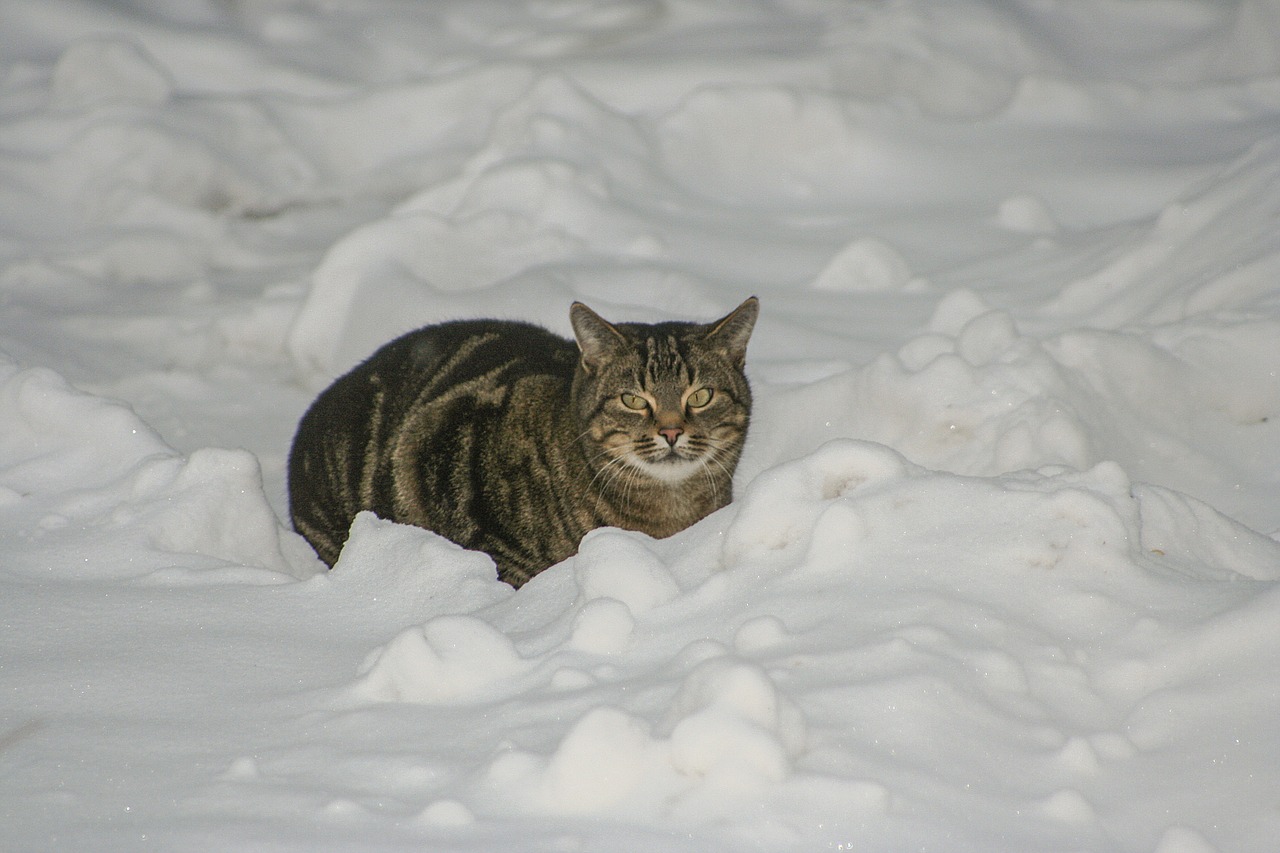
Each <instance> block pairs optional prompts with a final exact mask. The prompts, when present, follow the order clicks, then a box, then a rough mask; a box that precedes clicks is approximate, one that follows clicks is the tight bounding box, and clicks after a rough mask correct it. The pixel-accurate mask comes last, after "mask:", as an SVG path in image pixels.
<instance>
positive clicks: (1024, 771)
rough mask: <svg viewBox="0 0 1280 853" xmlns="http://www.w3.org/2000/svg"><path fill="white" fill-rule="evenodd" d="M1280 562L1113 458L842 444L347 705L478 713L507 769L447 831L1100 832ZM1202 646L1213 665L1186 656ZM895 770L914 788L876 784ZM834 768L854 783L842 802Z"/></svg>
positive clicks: (545, 585) (426, 641)
mask: <svg viewBox="0 0 1280 853" xmlns="http://www.w3.org/2000/svg"><path fill="white" fill-rule="evenodd" d="M373 523H374V522H373V521H363V522H361V523H360V525H358V528H359V530H362V531H363V532H361V533H360V535H361V536H364V535H367V532H368V526H369V525H370V524H373ZM378 524H382V523H381V522H378ZM422 535H423V536H426V537H430V534H422ZM682 538H683V539H684V540H686V541H687V542H692V541H693V540H695V538H696V539H697V540H699V541H704V540H705V539H713V540H718V541H719V545H720V547H719V550H718V552H717V551H715V550H711V551H705V550H702V546H701V545H699V546H698V549H699V553H701V554H702V555H703V556H702V557H701V558H700V559H701V560H707V559H710V560H711V561H712V562H713V564H718V565H717V568H716V570H714V571H711V572H699V571H693V570H691V566H690V565H689V563H688V559H687V556H686V553H685V552H686V549H685V548H683V547H682V544H681V539H682ZM1210 542H1212V543H1215V544H1214V545H1212V546H1209V545H1207V544H1206V543H1210ZM1193 543H1198V545H1197V547H1198V548H1199V550H1196V551H1191V550H1189V549H1191V548H1192V547H1193ZM356 545H357V546H359V545H360V542H359V540H357V541H356ZM1206 548H1208V549H1209V550H1207V551H1206V550H1205V549H1206ZM1179 549H1181V550H1179ZM363 553H364V554H366V555H367V557H362V556H361V552H360V551H356V550H353V551H350V552H348V553H344V555H343V561H344V563H346V564H347V566H348V570H353V569H358V570H360V571H371V570H372V568H373V566H372V565H371V566H366V567H361V566H359V565H358V564H359V563H360V562H361V560H362V559H369V560H370V561H371V562H372V561H377V560H379V559H380V557H382V556H386V555H388V554H389V552H376V551H366V552H363ZM460 556H461V555H460ZM468 559H469V558H468ZM396 562H397V560H396V559H391V560H389V561H388V563H381V562H378V563H377V565H378V566H380V567H381V568H382V569H384V570H386V571H388V572H390V573H391V574H393V575H394V574H395V573H396V572H397V571H398V570H397V569H396V568H395V565H394V564H395V563H396ZM479 562H483V560H480V561H478V563H479ZM704 565H705V564H704ZM1278 567H1280V543H1277V542H1274V541H1272V540H1269V539H1266V538H1265V537H1262V536H1259V535H1257V534H1253V533H1251V532H1249V531H1247V530H1246V529H1244V528H1241V527H1240V526H1239V525H1237V524H1235V523H1233V522H1231V521H1230V520H1228V519H1226V518H1225V517H1223V516H1221V515H1220V514H1218V513H1216V512H1215V511H1213V510H1212V509H1210V508H1209V507H1207V506H1206V505H1204V504H1202V503H1200V502H1198V501H1195V500H1194V499H1192V498H1189V497H1187V496H1185V495H1179V494H1177V493H1173V492H1170V491H1169V490H1165V489H1156V488H1154V487H1148V486H1140V485H1139V486H1134V485H1133V484H1131V483H1130V481H1129V479H1128V477H1127V476H1126V475H1125V473H1124V472H1123V471H1122V470H1121V469H1120V468H1119V467H1118V466H1117V465H1115V464H1114V463H1102V464H1099V465H1097V466H1095V467H1094V468H1093V469H1091V470H1088V471H1075V470H1072V469H1068V468H1064V467H1050V468H1045V469H1042V470H1040V471H1022V472H1018V473H1016V474H1004V475H1000V476H995V477H972V476H959V475H955V474H948V473H943V472H936V471H930V470H927V469H924V468H921V467H919V466H915V465H912V464H911V463H909V462H907V461H906V460H905V459H904V458H903V457H902V456H901V455H900V454H897V453H895V452H894V451H892V450H890V449H889V448H887V447H885V446H883V445H879V444H874V443H871V442H864V441H849V440H839V441H833V442H830V443H828V444H826V445H823V446H822V447H821V448H819V449H818V450H817V451H815V452H813V453H811V454H808V455H806V456H804V457H802V458H801V459H798V460H795V461H792V462H788V463H784V464H782V465H779V466H776V467H775V468H773V469H770V470H767V471H765V472H763V473H762V474H760V475H759V476H758V477H756V478H755V479H754V480H753V481H752V483H751V484H750V485H749V487H748V488H747V490H746V492H745V493H744V495H743V496H742V498H741V499H740V500H739V501H738V502H736V503H735V504H733V505H731V506H730V507H728V508H726V509H725V510H722V511H721V512H719V513H716V514H715V515H713V516H711V517H710V518H708V519H707V520H705V521H704V522H702V523H701V524H700V525H698V526H697V527H696V528H694V529H692V530H691V531H686V532H685V533H684V534H680V535H678V536H677V537H674V538H673V539H671V540H664V541H662V542H654V541H653V540H650V539H648V538H647V537H644V536H642V535H640V534H634V533H628V532H625V531H619V530H601V531H597V532H595V533H594V534H592V535H591V536H589V537H588V538H587V539H586V540H585V541H584V543H583V549H582V552H581V553H580V554H579V555H577V556H576V557H573V558H570V559H569V560H567V561H565V563H563V564H561V565H559V566H556V567H553V568H551V569H549V570H548V571H547V572H545V573H544V574H543V575H540V576H539V577H538V578H537V579H536V580H535V582H533V583H531V584H529V585H528V586H526V587H525V588H523V589H522V590H520V591H519V592H517V593H515V594H513V595H510V596H507V597H496V596H495V597H492V598H491V600H490V602H489V603H487V604H484V605H483V606H478V607H477V606H476V602H475V601H472V602H470V603H465V602H461V601H459V603H460V604H465V606H466V609H467V615H465V616H439V617H436V618H433V619H431V620H430V621H428V622H426V623H425V624H424V625H421V626H417V627H413V628H409V629H407V630H405V631H403V632H401V633H400V634H399V635H398V636H396V637H395V638H394V639H392V640H391V641H390V642H389V643H387V644H386V645H385V646H383V647H381V648H379V649H377V650H375V651H374V652H372V653H371V654H370V655H369V658H368V660H367V661H366V662H365V664H364V666H363V667H362V668H361V669H360V672H359V673H358V675H357V677H356V679H355V681H354V682H353V683H352V685H351V686H350V687H349V688H347V689H346V690H344V691H343V693H342V695H343V696H344V697H346V698H344V699H343V700H342V701H343V702H344V703H345V702H347V701H349V700H351V699H355V700H356V702H357V705H359V704H360V703H368V702H374V703H387V702H396V703H407V704H408V705H411V706H414V707H417V708H420V709H421V714H422V715H423V716H422V717H421V719H422V720H423V724H424V725H432V724H431V723H430V722H429V721H430V720H431V719H433V716H432V715H433V714H435V713H440V714H446V713H447V714H456V713H459V712H460V711H462V710H463V709H467V708H469V709H471V716H472V717H476V716H477V715H479V714H483V717H484V720H485V722H484V724H483V725H481V726H480V729H481V731H482V732H488V734H482V735H480V742H481V743H483V744H486V746H484V747H482V749H487V750H488V751H489V757H488V758H487V759H486V760H485V761H484V763H483V767H482V768H481V769H480V770H478V771H474V772H472V771H467V770H464V769H463V768H461V767H460V768H458V769H457V770H455V771H451V772H454V773H457V774H458V775H457V776H456V784H455V785H454V786H453V787H451V790H452V791H454V793H455V794H459V792H461V793H460V795H459V796H458V798H457V803H458V806H457V807H455V806H448V807H446V806H441V807H440V808H441V809H442V815H443V817H442V818H441V819H442V820H446V819H448V818H449V816H450V815H453V814H454V812H457V813H458V815H464V814H465V815H470V816H473V817H474V818H475V819H476V820H478V821H481V822H483V821H484V820H485V819H487V817H488V816H489V815H492V814H494V808H495V804H496V803H501V804H503V807H504V808H506V809H509V810H512V811H514V812H515V813H517V814H521V815H526V816H531V817H532V816H537V815H542V816H548V817H552V816H559V817H571V816H577V817H582V816H594V817H601V818H603V817H607V818H608V819H610V820H620V821H625V822H634V823H635V824H637V825H641V826H643V825H647V824H650V823H653V822H663V823H666V822H672V821H674V822H675V824H676V825H678V826H680V827H682V828H683V829H682V831H689V832H693V833H699V832H703V831H707V830H708V829H709V827H710V826H711V825H713V823H714V822H715V821H717V820H719V819H720V818H721V817H726V816H729V815H736V816H738V817H737V819H739V820H742V823H741V825H740V826H739V827H738V828H736V829H735V830H734V837H741V838H747V837H751V834H752V833H753V832H764V833H767V834H769V837H771V838H774V839H776V840H777V843H779V844H781V845H783V846H786V845H790V844H794V843H795V842H796V840H797V839H798V838H805V839H808V841H813V840H814V839H815V837H816V838H819V839H829V840H832V841H833V843H834V839H836V838H838V837H841V836H842V834H843V833H844V832H845V831H847V830H848V829H849V828H850V827H852V826H855V825H862V824H863V822H864V821H866V820H868V819H875V820H882V819H883V816H884V815H885V813H886V810H887V809H888V804H889V803H890V802H893V803H898V804H904V805H903V807H908V808H912V807H923V805H924V802H925V800H924V798H926V797H927V798H928V800H929V803H930V807H938V804H939V802H941V803H942V804H944V807H945V808H961V809H963V808H968V809H974V808H978V809H981V808H987V807H990V804H991V803H993V802H996V801H999V802H1001V803H1005V804H1012V805H1016V807H1018V808H1020V809H1023V810H1024V814H1026V815H1027V820H1028V823H1027V826H1026V830H1025V831H1026V836H1025V837H1026V838H1027V839H1031V838H1037V837H1042V834H1043V833H1045V832H1048V833H1050V834H1053V833H1058V832H1061V831H1065V828H1067V827H1074V828H1075V829H1076V830H1079V829H1080V828H1082V827H1084V828H1092V829H1090V830H1089V831H1096V829H1097V827H1099V826H1100V825H1101V823H1102V822H1103V821H1104V820H1105V812H1106V803H1105V794H1104V792H1103V788H1101V787H1099V786H1100V785H1102V784H1104V783H1102V782H1101V781H1100V780H1102V779H1105V778H1117V777H1116V776H1115V774H1119V776H1120V777H1123V776H1124V773H1125V772H1127V771H1123V770H1122V769H1121V768H1122V767H1124V766H1126V764H1125V763H1126V762H1127V766H1129V767H1130V768H1131V769H1133V768H1136V767H1138V766H1143V765H1145V764H1146V763H1147V762H1148V761H1156V760H1158V758H1157V756H1158V754H1159V752H1158V751H1159V750H1163V749H1172V748H1176V745H1177V744H1180V743H1190V742H1191V741H1190V740H1189V739H1194V738H1195V737H1196V735H1195V733H1194V728H1193V726H1192V724H1190V723H1186V722H1184V723H1182V724H1177V725H1165V724H1162V723H1161V720H1162V719H1165V718H1163V717H1161V716H1160V714H1159V709H1160V708H1162V707H1164V706H1165V703H1166V702H1168V701H1177V702H1183V703H1192V704H1194V703H1195V701H1196V700H1195V699H1194V698H1193V697H1194V691H1195V687H1194V685H1195V683H1196V682H1197V680H1198V679H1200V678H1202V677H1204V676H1205V675H1206V673H1208V672H1211V671H1220V672H1231V673H1233V676H1232V677H1233V678H1240V679H1244V678H1247V676H1246V675H1245V673H1246V672H1247V669H1248V667H1249V665H1250V664H1249V661H1251V660H1254V659H1255V658H1256V656H1257V654H1258V652H1257V650H1256V648H1255V647H1254V646H1253V645H1252V644H1251V641H1250V638H1254V637H1256V636H1257V632H1258V631H1259V630H1262V628H1261V623H1260V622H1259V621H1258V620H1260V619H1265V618H1266V617H1265V615H1264V614H1266V613H1268V612H1270V611H1269V610H1268V609H1267V608H1266V607H1263V606H1260V605H1258V604H1256V603H1253V604H1251V603H1249V602H1250V598H1251V596H1252V592H1251V591H1250V588H1249V587H1248V584H1249V583H1256V582H1261V581H1264V580H1265V581H1274V580H1275V579H1277V578H1280V568H1278ZM484 568H485V571H486V572H487V571H491V567H490V566H488V565H487V564H486V565H485V567H484ZM342 570H343V563H340V564H339V566H338V567H337V568H335V573H337V572H340V571H342ZM476 574H477V577H478V576H479V574H481V572H477V573H476ZM399 577H400V582H401V583H403V584H405V585H406V588H411V585H412V583H413V582H412V581H411V580H410V578H409V575H408V574H404V573H401V574H400V575H399ZM1189 578H1190V579H1192V580H1193V581H1194V583H1195V584H1196V585H1197V586H1198V588H1199V589H1201V590H1202V592H1201V593H1198V594H1194V595H1191V594H1189V592H1188V588H1187V586H1186V584H1187V581H1188V579H1189ZM495 586H497V585H496V584H495ZM1210 590H1211V591H1210ZM1205 592H1208V595H1207V596H1206V595H1205V594H1203V593H1205ZM384 594H393V593H392V592H391V591H390V590H384ZM443 595H444V596H445V597H448V596H449V595H450V593H449V592H447V591H446V592H444V593H443ZM557 602H558V604H557ZM762 610H763V611H764V612H763V613H762V612H761V611H762ZM538 613H542V614H544V616H543V617H539V618H536V619H533V620H531V619H530V618H529V617H530V615H531V614H538ZM1148 613H1151V614H1153V615H1152V616H1147V615H1144V614H1148ZM1156 613H1160V614H1164V615H1163V616H1161V617H1155V616H1154V614H1156ZM1173 614H1177V615H1176V617H1175V616H1174V615H1173ZM1175 622H1176V623H1178V624H1180V625H1182V626H1183V627H1174V625H1175ZM1190 624H1194V625H1197V626H1198V627H1197V628H1196V633H1197V634H1199V633H1200V632H1206V634H1205V635H1206V636H1208V635H1212V636H1215V637H1217V638H1219V639H1218V641H1217V642H1214V643H1212V644H1210V645H1208V646H1206V645H1203V644H1201V645H1197V643H1196V641H1192V640H1186V641H1182V640H1177V639H1175V637H1176V636H1177V635H1178V634H1181V633H1185V631H1186V627H1185V626H1187V625H1190ZM539 625H540V626H541V627H537V626H539ZM1012 638H1018V641H1017V642H1013V643H1011V642H1010V641H1011V639H1012ZM1031 638H1035V640H1034V642H1031V641H1030V640H1031ZM623 652H625V654H622V653H623ZM433 709H438V710H437V711H433ZM886 709H892V713H886ZM1180 719H1184V720H1185V719H1186V716H1185V715H1181V716H1180ZM1259 719H1260V718H1259ZM517 720H518V721H519V723H518V725H517ZM513 726H514V727H515V728H516V729H519V730H521V731H523V732H524V734H512V731H513V728H512V727H513ZM1082 733H1083V734H1082ZM1029 744H1034V745H1035V746H1034V751H1035V752H1036V753H1037V754H1043V755H1044V756H1045V759H1044V760H1043V761H1040V760H1035V761H1029V760H1027V757H1026V754H1025V750H1026V749H1027V747H1028V745H1029ZM976 750H980V751H981V752H982V753H983V754H984V755H985V756H986V758H985V759H984V760H983V762H982V763H983V764H984V765H985V764H989V765H990V775H987V773H986V771H984V772H983V773H981V774H979V775H978V776H973V775H971V774H956V775H954V776H948V777H946V779H945V781H943V782H942V783H941V784H938V783H933V784H931V785H930V786H929V791H928V793H925V792H923V791H921V790H917V789H916V788H915V787H914V786H915V785H916V784H917V783H919V782H920V781H922V777H920V776H918V775H913V774H912V773H910V772H908V773H906V774H905V775H903V772H902V770H901V768H903V767H917V766H918V767H920V768H922V769H921V770H920V771H919V773H927V772H932V771H926V770H924V769H923V768H925V767H934V766H935V765H934V764H933V762H934V761H935V760H937V757H938V756H941V760H943V761H946V760H947V758H948V756H951V757H953V758H954V759H955V760H956V761H957V762H963V761H970V762H971V761H972V758H971V756H972V755H973V754H975V751H976ZM963 756H970V758H962V757H963ZM889 766H893V767H896V768H899V770H897V771H895V772H894V773H892V774H888V775H889V776H892V777H894V778H895V779H896V781H894V782H888V783H884V784H882V783H879V782H874V781H869V780H873V779H885V778H887V777H886V775H885V773H884V768H886V767H889ZM1047 767H1048V768H1052V769H1046V768H1047ZM836 768H842V769H841V770H840V771H839V772H840V774H841V775H842V776H845V777H847V776H848V773H849V771H850V769H852V768H858V772H857V773H855V775H854V778H845V779H844V780H843V781H842V782H840V783H839V784H837V783H835V782H834V781H833V780H831V779H830V778H829V775H828V774H831V773H833V772H836ZM877 768H879V769H877ZM1108 768H1109V769H1108ZM1134 772H1142V771H1139V770H1136V769H1134ZM859 774H861V775H863V777H864V779H866V780H868V781H863V780H859V779H858V778H857V776H858V775H859ZM1013 792H1017V793H1016V794H1015V793H1013ZM831 798H835V799H839V800H841V801H843V802H846V803H849V804H851V805H850V808H851V809H852V810H851V811H848V812H847V813H846V817H845V818H844V819H836V820H834V822H832V823H829V824H828V830H824V831H822V832H818V833H817V835H816V836H815V835H814V833H813V830H812V829H811V828H810V829H808V830H805V831H804V832H802V833H800V834H799V835H796V834H790V833H789V832H786V831H780V830H779V828H778V826H777V825H776V824H772V823H771V821H773V820H775V819H776V818H778V817H780V816H781V814H782V813H783V812H785V813H786V814H787V815H789V817H788V818H787V820H788V822H790V821H795V822H797V825H806V824H805V821H806V820H807V818H805V817H804V815H811V818H808V819H812V820H813V821H815V822H819V821H820V820H825V821H832V816H831V815H832V813H831V812H830V811H829V808H830V803H831V802H833V800H832V799H831ZM913 803H914V804H916V805H915V806H912V805H907V804H913ZM459 807H460V808H461V811H459ZM779 810H781V811H779ZM809 810H812V811H809ZM742 815H754V816H755V817H752V818H742ZM875 816H880V817H875ZM809 826H810V827H811V826H812V824H809ZM1073 831H1074V830H1073ZM1175 836H1176V833H1175ZM1171 837H1173V836H1171Z"/></svg>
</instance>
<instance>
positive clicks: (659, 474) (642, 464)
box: [632, 447, 702, 483]
mask: <svg viewBox="0 0 1280 853" xmlns="http://www.w3.org/2000/svg"><path fill="white" fill-rule="evenodd" d="M632 464H633V465H634V466H635V467H636V468H638V469H640V470H641V471H643V472H644V473H646V474H648V475H649V476H650V477H653V478H654V479H655V480H662V481H663V482H667V483H678V482H681V481H682V480H687V479H688V478H689V477H691V476H693V475H694V474H696V473H697V472H698V470H699V469H700V468H702V462H700V461H699V460H698V459H696V458H691V457H690V456H688V455H687V453H686V452H684V451H681V450H680V449H678V448H675V447H670V448H666V449H664V450H663V451H661V452H659V453H654V454H652V455H646V456H643V457H641V456H637V455H633V456H632Z"/></svg>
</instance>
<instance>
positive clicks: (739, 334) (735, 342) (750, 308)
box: [707, 296, 760, 370]
mask: <svg viewBox="0 0 1280 853" xmlns="http://www.w3.org/2000/svg"><path fill="white" fill-rule="evenodd" d="M759 314H760V300H759V299H756V298H755V297H754V296H752V297H751V298H749V299H748V300H746V301H745V302H743V303H742V304H741V305H739V306H738V307H737V308H735V309H733V312H732V313H731V314H729V316H727V317H724V318H722V319H720V320H717V321H716V322H714V323H709V324H708V325H709V327H710V331H708V332H707V343H709V344H711V345H712V346H714V347H715V348H716V349H718V350H720V351H721V352H723V353H724V354H725V355H727V356H728V357H729V360H730V361H731V362H733V364H734V366H735V367H737V368H738V369H739V370H741V369H742V367H743V365H744V364H746V362H747V341H748V340H750V339H751V330H752V329H754V328H755V326H756V317H757V316H759Z"/></svg>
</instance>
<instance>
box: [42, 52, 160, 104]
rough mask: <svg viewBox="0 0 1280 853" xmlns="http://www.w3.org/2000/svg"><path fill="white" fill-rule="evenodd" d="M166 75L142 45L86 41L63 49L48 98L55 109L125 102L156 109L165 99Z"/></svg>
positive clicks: (55, 66)
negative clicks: (152, 106)
mask: <svg viewBox="0 0 1280 853" xmlns="http://www.w3.org/2000/svg"><path fill="white" fill-rule="evenodd" d="M172 92H173V82H172V80H170V78H169V74H168V72H167V71H165V70H164V69H163V68H162V67H161V66H160V64H159V63H158V62H157V61H156V59H155V57H153V56H152V55H151V54H150V53H148V52H147V50H146V48H144V47H143V46H142V45H140V44H138V43H136V42H134V41H129V40H125V39H120V38H111V39H105V38H104V39H90V40H88V41H82V42H79V43H77V44H73V45H72V46H71V47H69V48H67V49H66V50H65V51H64V52H63V54H62V56H61V57H60V58H59V59H58V62H57V64H56V65H54V67H53V81H52V86H51V93H50V97H51V100H52V105H53V106H54V107H56V108H61V109H67V108H76V107H86V106H93V105H95V104H100V103H109V102H113V101H116V102H119V101H128V102H133V103H139V104H151V105H155V106H159V105H160V104H163V103H164V102H165V101H167V100H168V99H169V96H170V95H171V94H172Z"/></svg>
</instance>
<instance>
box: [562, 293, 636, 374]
mask: <svg viewBox="0 0 1280 853" xmlns="http://www.w3.org/2000/svg"><path fill="white" fill-rule="evenodd" d="M569 322H570V323H572V324H573V334H574V337H576V338H577V339H578V349H579V350H581V351H582V365H583V367H585V368H586V370H587V372H588V373H593V372H595V369H596V367H597V366H598V365H599V364H600V363H601V362H602V361H604V359H606V358H607V357H608V356H609V354H610V353H611V352H613V351H614V350H615V349H616V348H617V346H618V344H620V343H622V342H623V340H624V339H623V337H622V333H621V332H619V331H618V330H617V329H615V328H614V327H613V326H612V325H611V324H610V323H609V322H608V321H607V320H605V319H604V318H603V317H601V316H600V315H599V314H597V313H596V312H594V311H592V310H591V309H590V308H588V307H587V306H585V305H583V304H582V303H581V302H575V303H573V305H571V306H570V307H569Z"/></svg>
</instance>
